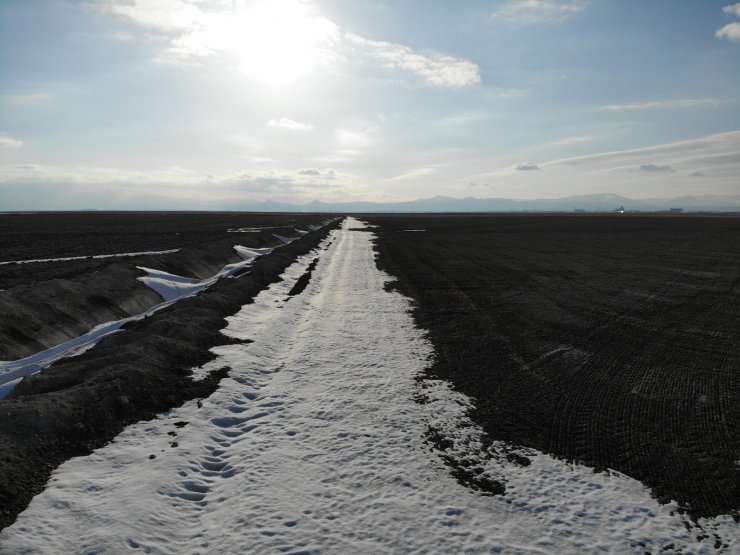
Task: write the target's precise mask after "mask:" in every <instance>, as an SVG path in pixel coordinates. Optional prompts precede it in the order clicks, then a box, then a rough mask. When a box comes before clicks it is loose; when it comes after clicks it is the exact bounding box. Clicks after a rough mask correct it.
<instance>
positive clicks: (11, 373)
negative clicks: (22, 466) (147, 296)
mask: <svg viewBox="0 0 740 555" xmlns="http://www.w3.org/2000/svg"><path fill="white" fill-rule="evenodd" d="M234 249H235V251H236V252H237V253H238V254H239V256H240V257H241V258H242V261H241V262H236V263H234V264H227V265H226V266H224V267H223V268H222V269H221V271H220V272H219V273H217V274H216V275H214V276H212V277H210V278H208V279H204V280H202V281H199V280H197V279H194V278H187V277H183V276H177V275H175V274H170V273H168V272H163V271H162V270H153V269H151V268H145V267H143V266H137V268H139V269H140V270H144V271H145V272H146V273H147V275H146V276H144V277H140V278H137V279H138V280H139V281H141V282H143V283H144V284H146V285H147V286H149V287H150V288H151V289H153V290H154V291H155V292H157V293H158V294H159V296H160V297H162V299H163V301H164V302H162V303H159V304H157V305H154V306H153V307H151V308H150V309H148V310H147V311H146V312H143V313H142V314H137V315H135V316H130V317H128V318H122V319H121V320H116V321H113V322H106V323H104V324H100V325H99V326H96V327H95V328H93V329H92V330H90V331H89V332H87V333H85V334H83V335H81V336H79V337H75V338H74V339H70V340H69V341H65V342H64V343H61V344H59V345H56V346H55V347H52V348H50V349H46V350H44V351H41V352H38V353H36V354H34V355H31V356H28V357H26V358H22V359H18V360H13V361H0V399H3V398H4V397H6V396H7V395H8V394H9V393H10V392H11V391H12V390H13V388H14V387H15V386H16V385H17V384H18V382H20V380H21V378H23V377H24V376H30V375H31V374H35V373H36V372H39V371H41V370H43V369H44V368H46V367H47V366H49V365H51V364H52V363H54V362H56V361H57V360H60V359H62V358H66V357H70V356H74V355H79V354H81V353H83V352H85V351H87V350H88V349H90V348H92V347H93V346H95V344H96V343H97V342H98V341H100V340H101V339H102V338H103V337H105V336H106V335H109V334H111V333H114V332H117V331H118V330H119V329H121V328H122V327H123V326H124V325H125V324H127V323H128V322H131V321H135V320H141V319H142V318H145V317H146V316H150V315H152V314H154V313H155V312H157V311H159V310H162V309H163V308H165V307H168V306H170V305H171V304H173V303H175V302H177V301H179V300H180V299H182V298H184V297H189V296H192V295H196V294H198V293H200V292H201V291H203V290H204V289H207V288H208V287H210V286H211V285H213V284H214V283H216V282H217V281H218V280H219V279H221V278H223V277H233V276H234V275H236V274H238V273H240V272H242V271H243V270H244V269H245V268H248V267H249V266H250V265H251V264H252V262H253V261H254V259H255V258H257V257H258V256H262V255H264V254H269V253H270V252H272V251H273V250H274V248H269V247H265V248H259V249H248V248H246V247H242V246H239V245H237V246H235V247H234Z"/></svg>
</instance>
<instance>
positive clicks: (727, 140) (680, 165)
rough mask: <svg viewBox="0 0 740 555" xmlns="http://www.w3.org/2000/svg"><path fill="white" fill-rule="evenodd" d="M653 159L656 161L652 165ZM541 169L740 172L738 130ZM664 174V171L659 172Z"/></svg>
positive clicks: (580, 158)
mask: <svg viewBox="0 0 740 555" xmlns="http://www.w3.org/2000/svg"><path fill="white" fill-rule="evenodd" d="M655 160H659V161H660V162H659V163H656V162H655ZM541 166H543V167H545V166H546V167H548V168H549V167H553V166H572V167H579V166H580V167H584V168H589V170H590V169H594V170H596V169H598V170H599V171H611V170H621V169H630V168H632V169H634V168H635V167H638V168H639V167H640V166H644V168H643V171H648V172H649V171H651V170H653V171H655V169H656V168H657V169H660V168H663V167H666V166H670V167H671V168H672V169H674V170H675V171H681V170H686V171H695V170H697V169H699V167H701V168H702V169H704V168H714V169H716V170H719V169H721V168H732V169H733V171H735V170H740V131H729V132H727V133H718V134H716V135H709V136H707V137H702V138H700V139H691V140H688V141H679V142H675V143H668V144H662V145H656V146H651V147H645V148H638V149H632V150H618V151H612V152H602V153H598V154H589V155H586V156H577V157H573V158H564V159H561V160H553V161H550V162H546V163H544V164H541ZM663 171H665V170H663Z"/></svg>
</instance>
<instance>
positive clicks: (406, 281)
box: [365, 215, 740, 517]
mask: <svg viewBox="0 0 740 555" xmlns="http://www.w3.org/2000/svg"><path fill="white" fill-rule="evenodd" d="M365 219H366V220H367V221H369V222H371V223H372V224H375V225H377V226H379V227H378V228H377V229H375V230H374V231H375V232H377V234H378V240H377V249H378V252H379V264H380V266H381V268H382V269H384V270H386V271H388V272H389V273H391V274H392V275H393V276H395V277H396V278H397V279H398V282H397V284H396V286H397V287H398V288H399V289H400V290H401V291H402V292H403V293H405V294H407V295H409V296H410V297H412V298H413V300H414V301H415V305H416V308H415V310H414V316H415V320H416V322H417V324H418V325H420V326H421V327H423V328H424V329H426V330H428V333H429V337H430V339H431V341H432V343H433V345H434V348H435V351H436V361H435V363H434V365H433V367H432V369H431V372H432V373H433V374H436V375H438V376H440V377H444V378H449V379H450V380H452V382H453V383H454V384H455V386H456V388H458V389H459V390H460V391H462V392H464V393H466V394H468V395H470V396H471V397H473V399H474V400H475V403H476V408H475V410H474V412H473V414H472V415H471V416H472V417H473V419H474V420H475V421H477V422H478V423H479V424H480V425H482V426H483V428H484V429H485V430H486V432H487V433H488V435H489V437H490V438H491V439H494V440H504V441H507V442H510V443H512V444H515V445H522V446H527V447H533V448H536V449H539V450H541V451H545V452H548V453H551V454H554V455H556V456H559V457H562V458H564V459H568V460H574V461H578V462H581V463H584V464H586V465H590V466H592V467H594V468H596V469H602V468H612V469H615V470H618V471H621V472H623V473H625V474H628V475H630V476H632V477H634V478H637V479H639V480H641V481H643V482H644V483H645V484H647V485H648V486H650V487H651V488H652V489H653V491H654V492H655V495H656V496H657V497H658V498H659V499H662V500H666V501H667V500H668V499H675V500H677V501H679V502H680V503H681V504H682V505H683V506H685V507H686V509H687V510H688V511H689V512H690V514H691V515H692V516H695V517H697V516H714V515H718V514H723V513H733V514H735V515H737V514H738V513H737V511H738V509H740V403H739V402H738V396H739V394H740V285H739V283H740V219H738V218H736V217H719V216H717V217H714V216H707V217H703V216H689V215H680V216H668V215H666V216H647V215H634V216H633V215H583V216H581V215H573V216H555V215H551V216H542V215H506V216H426V215H425V216H371V217H367V218H365ZM410 230H416V231H413V232H411V231H410ZM418 230H422V231H418Z"/></svg>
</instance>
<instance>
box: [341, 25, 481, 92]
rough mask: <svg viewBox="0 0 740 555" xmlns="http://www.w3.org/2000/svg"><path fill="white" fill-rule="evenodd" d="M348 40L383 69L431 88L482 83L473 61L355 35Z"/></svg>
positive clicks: (458, 86) (349, 35) (468, 85)
mask: <svg viewBox="0 0 740 555" xmlns="http://www.w3.org/2000/svg"><path fill="white" fill-rule="evenodd" d="M346 38H347V40H348V42H349V43H350V44H351V45H353V46H355V47H356V48H357V49H359V50H361V51H364V52H365V53H366V54H367V55H369V56H370V57H371V58H374V59H376V60H378V61H379V62H380V63H381V64H382V65H383V66H385V67H387V68H390V69H400V70H405V71H410V72H411V73H414V74H416V75H418V76H419V77H421V78H422V79H423V80H424V81H426V82H427V83H428V84H430V85H434V86H438V87H451V88H461V87H470V86H472V85H477V84H478V83H480V82H481V78H480V68H479V67H478V65H477V64H475V63H473V62H471V61H469V60H464V59H461V58H455V57H454V56H446V55H442V54H435V55H431V56H425V55H423V54H419V53H418V52H415V51H414V50H413V49H412V48H410V47H409V46H406V45H403V44H398V43H393V42H384V41H375V40H368V39H365V38H362V37H360V36H357V35H353V34H347V35H346Z"/></svg>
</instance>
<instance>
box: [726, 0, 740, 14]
mask: <svg viewBox="0 0 740 555" xmlns="http://www.w3.org/2000/svg"><path fill="white" fill-rule="evenodd" d="M722 11H723V12H725V13H726V14H730V15H736V16H737V17H740V2H738V3H737V4H732V5H731V6H725V7H724V8H722Z"/></svg>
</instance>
